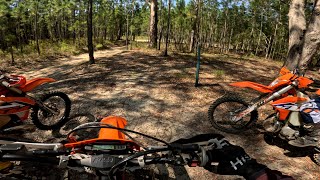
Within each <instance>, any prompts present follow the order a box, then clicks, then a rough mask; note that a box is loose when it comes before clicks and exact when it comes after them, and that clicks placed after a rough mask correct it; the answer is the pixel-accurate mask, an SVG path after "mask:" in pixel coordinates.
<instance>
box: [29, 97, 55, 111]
mask: <svg viewBox="0 0 320 180" xmlns="http://www.w3.org/2000/svg"><path fill="white" fill-rule="evenodd" d="M25 96H26V97H28V98H30V99H32V100H34V101H35V102H36V106H39V107H40V109H42V110H43V111H46V112H49V113H51V114H54V115H55V114H56V112H55V111H54V110H52V109H50V108H48V107H47V106H45V105H44V104H43V102H42V101H40V100H39V99H37V98H34V97H32V96H29V95H25Z"/></svg>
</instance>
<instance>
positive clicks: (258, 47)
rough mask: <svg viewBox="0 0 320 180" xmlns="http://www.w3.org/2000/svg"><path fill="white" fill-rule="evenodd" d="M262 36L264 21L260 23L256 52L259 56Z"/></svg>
mask: <svg viewBox="0 0 320 180" xmlns="http://www.w3.org/2000/svg"><path fill="white" fill-rule="evenodd" d="M262 16H263V14H261V19H262ZM261 36H262V21H261V23H260V32H259V39H258V45H257V47H256V52H255V53H254V55H255V56H257V54H258V50H259V49H260V42H261Z"/></svg>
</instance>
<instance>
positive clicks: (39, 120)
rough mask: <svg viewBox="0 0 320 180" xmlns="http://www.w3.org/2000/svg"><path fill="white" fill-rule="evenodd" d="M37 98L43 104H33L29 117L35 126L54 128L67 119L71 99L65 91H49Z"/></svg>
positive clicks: (59, 126)
mask: <svg viewBox="0 0 320 180" xmlns="http://www.w3.org/2000/svg"><path fill="white" fill-rule="evenodd" d="M39 100H40V101H41V102H42V105H43V106H40V105H36V106H34V107H33V112H32V114H31V119H32V121H33V123H34V125H35V126H36V127H37V128H39V129H42V130H56V129H59V128H61V127H62V126H63V125H64V124H65V123H66V122H67V121H68V118H69V114H70V111H71V101H70V99H69V97H68V96H67V95H66V94H65V93H62V92H49V93H47V94H44V95H43V96H42V97H40V99H39Z"/></svg>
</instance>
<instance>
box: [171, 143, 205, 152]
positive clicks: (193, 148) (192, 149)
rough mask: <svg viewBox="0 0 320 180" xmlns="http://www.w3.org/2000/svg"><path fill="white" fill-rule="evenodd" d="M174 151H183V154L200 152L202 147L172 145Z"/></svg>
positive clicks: (196, 145)
mask: <svg viewBox="0 0 320 180" xmlns="http://www.w3.org/2000/svg"><path fill="white" fill-rule="evenodd" d="M171 147H172V148H173V149H177V150H181V152H190V151H199V150H200V146H199V145H198V144H178V143H173V144H171Z"/></svg>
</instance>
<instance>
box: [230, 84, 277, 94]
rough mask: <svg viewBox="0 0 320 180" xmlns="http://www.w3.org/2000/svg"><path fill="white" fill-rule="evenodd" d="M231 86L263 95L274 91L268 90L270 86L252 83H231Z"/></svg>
mask: <svg viewBox="0 0 320 180" xmlns="http://www.w3.org/2000/svg"><path fill="white" fill-rule="evenodd" d="M230 85H231V86H235V87H241V88H250V89H254V90H256V91H259V92H262V93H271V92H272V90H271V89H269V88H268V86H265V85H262V84H258V83H255V82H251V81H243V82H235V83H231V84H230Z"/></svg>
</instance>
